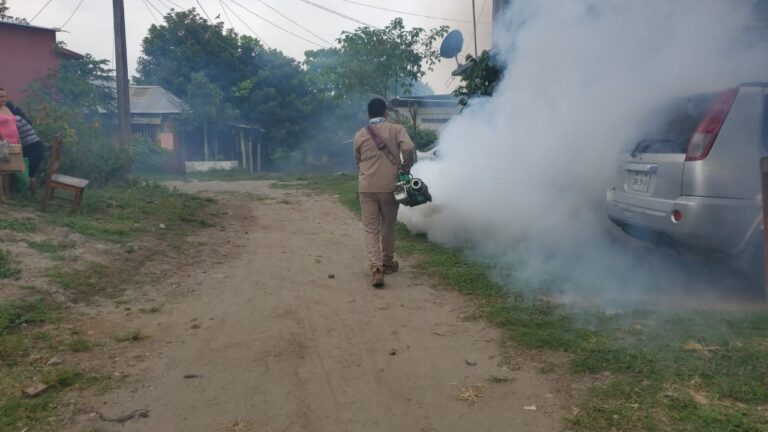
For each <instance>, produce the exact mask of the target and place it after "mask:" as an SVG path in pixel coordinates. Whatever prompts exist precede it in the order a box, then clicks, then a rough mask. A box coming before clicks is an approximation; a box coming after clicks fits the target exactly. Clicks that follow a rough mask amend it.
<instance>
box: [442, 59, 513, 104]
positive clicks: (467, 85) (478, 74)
mask: <svg viewBox="0 0 768 432" xmlns="http://www.w3.org/2000/svg"><path fill="white" fill-rule="evenodd" d="M467 64H469V65H470V66H469V67H468V68H467V69H466V72H465V73H464V75H462V77H461V84H460V85H459V86H458V87H457V88H456V90H454V91H453V95H454V96H456V97H458V98H459V105H461V106H462V107H464V108H466V106H467V104H469V100H470V99H471V98H473V97H475V96H478V95H479V96H492V95H493V91H494V90H495V89H496V86H497V85H498V84H499V81H500V80H501V77H502V72H503V71H502V69H501V68H500V67H499V66H498V65H497V64H496V62H495V61H494V59H493V57H492V56H491V54H490V52H488V50H483V52H482V53H480V55H479V56H478V57H477V58H475V57H474V56H472V54H468V55H467Z"/></svg>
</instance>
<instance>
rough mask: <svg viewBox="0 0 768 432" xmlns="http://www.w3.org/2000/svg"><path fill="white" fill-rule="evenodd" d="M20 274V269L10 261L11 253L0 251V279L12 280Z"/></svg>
mask: <svg viewBox="0 0 768 432" xmlns="http://www.w3.org/2000/svg"><path fill="white" fill-rule="evenodd" d="M19 274H21V269H19V268H18V267H16V266H15V265H14V263H13V260H12V259H11V253H10V252H8V251H6V250H2V249H0V279H13V278H17V277H18V276H19Z"/></svg>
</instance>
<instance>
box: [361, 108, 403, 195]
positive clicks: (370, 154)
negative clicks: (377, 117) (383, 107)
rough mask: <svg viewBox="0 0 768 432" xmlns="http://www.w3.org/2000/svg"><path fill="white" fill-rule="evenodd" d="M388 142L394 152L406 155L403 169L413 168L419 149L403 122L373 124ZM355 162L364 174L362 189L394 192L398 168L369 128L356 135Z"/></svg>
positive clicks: (395, 154) (398, 154)
mask: <svg viewBox="0 0 768 432" xmlns="http://www.w3.org/2000/svg"><path fill="white" fill-rule="evenodd" d="M371 126H372V127H373V129H374V130H375V131H376V133H378V134H379V137H380V138H381V139H382V140H383V141H384V143H385V144H386V145H387V148H388V149H389V151H390V153H392V155H394V156H395V157H396V158H402V159H401V160H402V164H403V168H404V169H406V170H410V169H411V166H413V163H414V159H415V155H416V151H415V147H414V145H413V142H412V141H411V138H410V137H409V136H408V132H406V131H405V128H404V127H402V126H401V125H399V124H395V123H391V122H386V121H385V122H383V123H380V124H378V125H371ZM354 150H355V162H356V163H357V169H358V172H359V173H360V174H359V175H360V186H359V191H360V192H393V191H394V190H395V181H396V177H397V167H396V166H395V165H394V164H393V163H392V161H390V160H389V158H388V157H387V155H386V154H384V152H383V151H381V150H379V148H378V147H376V143H375V142H374V141H373V138H371V136H370V135H369V134H368V130H367V129H366V128H362V129H360V130H359V131H357V133H356V134H355V140H354Z"/></svg>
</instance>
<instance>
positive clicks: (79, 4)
mask: <svg viewBox="0 0 768 432" xmlns="http://www.w3.org/2000/svg"><path fill="white" fill-rule="evenodd" d="M84 1H85V0H80V2H79V3H78V4H77V6H75V10H73V11H72V15H70V16H69V18H67V20H66V21H64V24H63V25H62V26H61V27H59V28H60V29H63V28H64V27H66V26H67V24H69V21H71V20H72V17H74V16H75V14H76V13H77V11H78V10H79V9H80V6H82V5H83V2H84Z"/></svg>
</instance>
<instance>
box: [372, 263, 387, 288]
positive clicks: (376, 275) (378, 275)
mask: <svg viewBox="0 0 768 432" xmlns="http://www.w3.org/2000/svg"><path fill="white" fill-rule="evenodd" d="M371 285H373V287H374V288H381V287H383V286H384V272H383V271H381V269H379V268H377V269H375V270H374V271H373V277H372V281H371Z"/></svg>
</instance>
